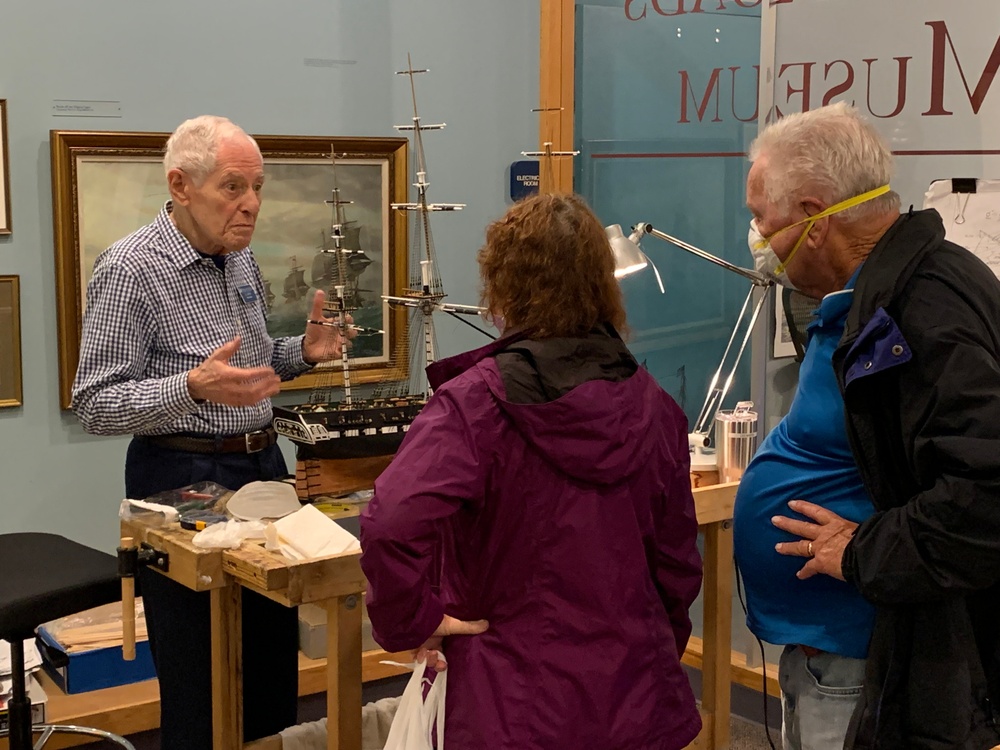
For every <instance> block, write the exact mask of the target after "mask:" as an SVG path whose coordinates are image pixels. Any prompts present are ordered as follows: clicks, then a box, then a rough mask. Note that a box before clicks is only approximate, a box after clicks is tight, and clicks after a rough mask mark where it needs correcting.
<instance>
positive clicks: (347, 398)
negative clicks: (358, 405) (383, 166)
mask: <svg viewBox="0 0 1000 750" xmlns="http://www.w3.org/2000/svg"><path fill="white" fill-rule="evenodd" d="M330 163H331V169H332V171H333V190H332V195H331V196H330V200H328V201H326V203H327V204H328V205H330V206H332V207H333V224H332V225H331V226H330V239H331V240H333V252H334V253H336V261H337V277H336V279H335V281H334V285H333V289H334V294H335V299H334V300H332V302H333V304H334V305H335V308H334V309H335V312H336V318H337V323H338V324H339V325H340V330H341V331H347V298H346V296H345V293H344V291H345V289H346V288H347V262H346V258H345V257H344V256H345V253H346V252H347V248H345V247H344V246H343V243H344V235H345V232H346V229H347V221H346V219H345V217H344V206H347V205H350V204H351V203H354V201H345V200H343V199H342V198H341V197H340V186H339V185H338V183H337V154H336V153H335V152H334V150H333V148H331V149H330ZM347 351H348V347H347V346H346V345H344V346H342V347H341V348H340V366H341V370H342V371H343V373H344V401H343V403H344V405H345V406H347V407H350V406H351V405H352V403H353V401H352V399H351V363H350V359H349V358H348V355H347Z"/></svg>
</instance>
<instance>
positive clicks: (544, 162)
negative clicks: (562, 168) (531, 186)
mask: <svg viewBox="0 0 1000 750" xmlns="http://www.w3.org/2000/svg"><path fill="white" fill-rule="evenodd" d="M562 109H563V108H562V107H536V108H535V109H533V110H531V111H532V112H539V113H545V112H561V111H562ZM543 116H544V114H543ZM579 153H580V152H579V151H553V150H552V134H551V132H550V133H549V136H548V140H546V141H544V142H543V143H542V149H541V150H540V151H522V152H521V156H533V157H535V158H537V159H539V164H538V192H539V193H540V194H541V195H545V194H547V193H552V192H555V185H554V183H555V164H554V161H555V159H559V158H566V157H569V158H572V157H574V156H577V155H578V154H579Z"/></svg>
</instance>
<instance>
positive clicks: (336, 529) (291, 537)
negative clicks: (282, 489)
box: [264, 505, 361, 560]
mask: <svg viewBox="0 0 1000 750" xmlns="http://www.w3.org/2000/svg"><path fill="white" fill-rule="evenodd" d="M264 537H265V539H266V540H267V547H268V549H279V550H281V552H282V553H283V554H284V555H285V556H286V557H289V558H291V559H292V560H309V559H311V558H314V557H329V556H330V555H339V554H342V553H344V552H358V551H360V550H361V542H359V541H358V538H357V537H356V536H354V535H353V534H351V533H350V532H349V531H346V530H345V529H344V528H343V527H341V526H340V524H338V523H337V522H336V521H334V520H333V519H332V518H329V517H328V516H325V515H324V514H323V513H322V512H320V511H318V510H317V509H316V508H315V507H313V506H312V505H303V506H302V508H301V509H299V510H297V511H295V512H294V513H292V514H291V515H288V516H285V517H284V518H281V519H279V520H277V521H275V522H274V523H269V524H268V525H267V528H266V529H265V531H264Z"/></svg>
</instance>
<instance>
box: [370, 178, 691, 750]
mask: <svg viewBox="0 0 1000 750" xmlns="http://www.w3.org/2000/svg"><path fill="white" fill-rule="evenodd" d="M479 266H480V273H481V276H482V284H483V303H484V305H485V306H486V307H487V309H488V310H489V312H490V314H491V315H492V316H493V318H494V320H497V321H502V323H501V324H500V325H501V326H502V328H503V335H502V336H501V338H500V339H499V340H497V341H496V342H494V343H492V344H490V345H488V346H485V347H483V348H481V349H478V350H476V351H472V352H467V353H465V354H461V355H458V356H456V357H452V358H450V359H446V360H442V361H440V362H437V363H435V364H433V365H431V367H429V368H428V376H429V377H430V380H431V383H432V385H433V387H434V389H435V393H434V396H433V397H432V398H431V399H430V401H428V403H427V406H425V407H424V409H423V411H422V412H421V414H420V416H419V417H418V418H417V419H416V420H415V421H414V423H413V426H412V427H411V429H410V431H409V434H408V435H407V436H406V439H405V440H404V441H403V444H402V446H401V448H400V450H399V454H398V455H397V456H396V458H395V460H394V461H393V463H392V464H391V465H390V466H389V468H388V469H386V471H385V472H384V473H383V474H382V476H381V477H379V479H378V480H377V482H376V484H375V497H374V498H373V500H372V502H371V504H370V505H369V507H368V509H367V510H366V511H365V512H364V514H363V515H362V518H361V540H362V548H363V550H364V554H363V557H362V561H361V564H362V567H363V568H364V572H365V574H366V576H367V577H368V581H369V584H370V586H369V590H368V611H369V614H370V616H371V621H372V626H373V629H374V632H375V636H376V639H377V640H378V641H379V643H381V644H382V645H383V646H384V647H385V648H386V649H388V650H390V651H401V650H406V649H417V648H422V649H423V653H422V654H421V656H423V655H425V654H426V655H427V656H428V659H427V661H428V664H429V665H430V666H433V667H435V668H436V669H438V670H441V669H443V668H445V666H444V664H443V663H441V662H440V661H437V660H436V651H437V650H441V651H443V652H445V654H446V655H447V669H448V672H449V674H450V675H451V677H450V679H449V681H448V692H447V717H446V720H445V732H446V734H445V742H446V746H447V747H448V748H470V749H471V748H475V749H479V748H491V749H492V750H508V749H509V750H514V749H515V748H516V750H528V749H530V748H546V750H552V749H553V748H567V749H569V748H572V749H573V750H579V749H580V748H588V750H605V749H606V750H611V748H622V749H623V750H624V749H625V748H627V749H628V750H677V749H678V748H682V747H684V746H686V745H687V744H689V743H690V742H691V740H693V739H694V737H695V736H696V735H697V734H698V730H699V728H700V719H699V717H698V712H697V710H696V709H695V702H694V696H693V695H692V692H691V688H690V686H689V685H688V680H687V677H686V676H685V674H684V672H683V671H682V669H681V665H680V657H681V654H683V652H684V648H685V646H686V645H687V641H688V637H689V635H690V633H691V622H690V619H689V617H688V608H689V607H690V605H691V603H692V602H693V601H694V598H695V596H696V595H697V593H698V590H699V587H700V584H701V560H700V558H699V555H698V551H697V548H696V537H697V523H696V521H695V514H694V502H693V499H692V496H691V489H690V484H689V474H688V471H689V459H688V443H687V422H686V419H685V417H684V414H683V412H681V410H680V408H679V407H678V406H677V404H676V403H674V401H673V399H671V398H670V396H669V395H667V394H666V393H665V392H664V391H663V390H662V389H661V388H660V387H659V386H658V385H657V384H656V382H655V381H654V380H653V378H652V377H651V376H650V375H649V374H648V373H647V372H646V371H645V370H644V369H643V368H641V367H640V366H639V365H638V364H637V362H636V361H635V359H634V358H633V356H632V355H631V354H630V353H629V351H628V349H627V348H626V347H625V344H624V343H623V342H622V340H621V338H620V337H619V331H622V330H623V328H624V326H625V310H624V307H623V305H622V298H621V291H620V289H619V287H618V284H617V282H616V281H615V278H614V263H613V260H612V255H611V250H610V247H609V245H608V242H607V239H606V237H605V234H604V230H603V229H602V227H601V224H600V223H599V222H598V220H597V217H596V216H594V214H593V213H592V212H591V210H590V209H589V208H588V207H587V205H586V204H585V203H584V201H583V200H582V199H581V198H579V197H577V196H573V195H540V196H535V197H533V198H529V199H527V200H524V201H522V202H520V203H517V204H516V205H514V206H513V207H512V208H511V209H510V210H509V211H508V212H507V214H506V215H505V216H504V217H503V218H502V219H500V220H499V221H496V222H494V223H492V224H490V226H489V227H488V228H487V230H486V244H485V246H484V247H483V248H482V250H480V252H479Z"/></svg>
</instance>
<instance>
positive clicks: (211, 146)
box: [163, 115, 260, 185]
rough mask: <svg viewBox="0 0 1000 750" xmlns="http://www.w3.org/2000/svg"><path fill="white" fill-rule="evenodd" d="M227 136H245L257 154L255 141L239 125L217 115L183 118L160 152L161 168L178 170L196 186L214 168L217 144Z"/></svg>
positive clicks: (258, 148) (227, 137)
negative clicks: (161, 156) (162, 153)
mask: <svg viewBox="0 0 1000 750" xmlns="http://www.w3.org/2000/svg"><path fill="white" fill-rule="evenodd" d="M229 138H246V139H247V140H248V141H250V143H252V144H253V146H254V148H255V149H257V153H258V154H259V153H260V147H259V146H258V145H257V142H256V141H255V140H254V139H253V138H251V137H250V136H249V135H247V133H246V131H245V130H243V128H241V127H240V126H239V125H237V124H236V123H234V122H232V121H231V120H228V119H226V118H225V117H218V116H217V115H201V116H199V117H193V118H191V119H190V120H185V121H184V122H182V123H181V124H180V125H178V126H177V129H176V130H175V131H174V132H173V133H172V134H171V136H170V139H169V140H168V141H167V151H166V153H165V154H164V155H163V171H164V172H166V173H167V174H169V173H170V170H171V169H180V170H183V171H184V172H186V173H187V174H189V175H191V177H192V179H194V181H195V183H196V184H198V185H200V184H201V183H202V182H204V181H205V178H206V177H208V175H209V174H211V172H212V170H213V169H215V157H216V154H217V153H218V151H219V144H220V143H222V142H223V141H225V140H227V139H229Z"/></svg>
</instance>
